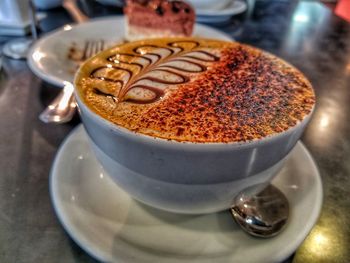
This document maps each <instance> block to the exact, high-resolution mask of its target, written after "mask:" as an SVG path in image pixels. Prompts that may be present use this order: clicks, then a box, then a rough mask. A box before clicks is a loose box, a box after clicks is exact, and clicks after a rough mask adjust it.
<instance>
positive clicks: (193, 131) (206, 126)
mask: <svg viewBox="0 0 350 263" xmlns="http://www.w3.org/2000/svg"><path fill="white" fill-rule="evenodd" d="M75 86H76V88H77V95H78V96H79V97H80V99H81V100H82V101H83V102H84V103H85V104H86V105H87V106H88V107H89V108H90V109H91V110H92V111H93V112H95V113H96V114H98V115H100V116H101V117H102V118H104V119H106V120H108V121H110V122H112V123H114V124H115V125H117V126H120V127H123V128H126V129H128V130H130V131H133V132H136V133H140V134H144V135H148V136H152V137H157V138H162V139H167V140H175V141H180V142H194V143H229V142H247V141H252V140H258V139H262V138H265V137H268V136H273V135H275V134H278V133H281V132H283V131H286V130H288V129H289V128H291V127H294V126H295V125H297V124H298V123H299V122H301V121H302V120H303V119H304V118H305V117H306V116H307V115H309V114H310V112H311V111H312V109H313V107H314V104H315V95H314V91H313V89H312V87H311V85H310V83H309V82H308V81H307V79H306V78H305V77H304V76H303V74H302V73H300V72H299V71H298V70H297V69H295V68H294V67H293V66H291V65H289V64H288V63H286V62H285V61H283V60H281V59H279V58H277V57H275V56H273V55H271V54H269V53H266V52H263V51H261V50H259V49H256V48H253V47H250V46H247V45H243V44H239V43H235V42H224V41H219V40H207V39H200V38H165V39H153V40H143V41H138V42H131V43H127V44H124V45H121V46H117V47H114V48H111V49H109V50H107V51H104V52H102V53H100V54H98V55H97V56H95V57H93V58H91V59H90V60H89V61H88V62H87V63H85V64H84V65H83V66H82V68H81V69H80V71H79V73H78V75H77V76H76V80H75Z"/></svg>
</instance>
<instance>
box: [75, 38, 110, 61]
mask: <svg viewBox="0 0 350 263" xmlns="http://www.w3.org/2000/svg"><path fill="white" fill-rule="evenodd" d="M104 46H105V42H104V41H103V40H87V41H85V45H84V51H83V54H82V56H81V59H80V60H81V61H82V62H84V61H85V60H87V59H88V58H91V57H92V56H94V55H96V54H97V53H99V52H100V51H102V50H104Z"/></svg>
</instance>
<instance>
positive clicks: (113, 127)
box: [74, 85, 315, 149]
mask: <svg viewBox="0 0 350 263" xmlns="http://www.w3.org/2000/svg"><path fill="white" fill-rule="evenodd" d="M74 87H75V85H74ZM74 95H75V98H76V100H77V103H78V106H79V108H80V110H81V111H83V112H84V113H86V114H87V115H88V116H89V118H91V119H93V120H94V122H95V123H97V124H98V125H99V126H102V127H105V128H107V129H108V130H110V131H112V132H116V133H118V134H120V135H122V136H124V137H127V138H129V139H132V140H134V141H135V140H136V141H140V142H144V143H156V144H158V145H160V146H161V145H164V146H175V147H176V146H180V147H191V148H192V147H194V148H201V149H204V148H208V149H210V148H213V149H217V148H223V147H224V148H225V147H227V148H232V147H238V148H245V147H251V146H258V145H262V144H267V143H270V142H272V141H275V140H278V139H280V138H282V137H285V136H288V135H290V134H293V132H294V131H296V130H298V129H300V128H302V127H303V126H304V124H307V123H308V122H309V120H310V119H311V116H312V114H313V112H314V109H315V105H314V106H313V108H312V110H311V111H310V113H309V114H308V115H306V116H305V117H304V119H303V120H301V121H299V122H298V123H297V124H296V125H294V126H292V127H290V128H288V129H287V130H285V131H282V132H279V133H276V134H272V135H268V136H266V137H263V138H260V139H253V140H250V141H233V142H190V141H177V140H172V139H164V138H160V137H155V136H151V135H147V134H143V133H137V132H134V131H131V130H129V129H127V128H125V127H122V126H120V125H117V124H115V123H113V122H111V121H109V120H107V119H105V118H103V117H101V116H100V115H98V114H97V113H95V112H94V111H93V110H92V109H90V108H89V107H88V106H87V105H86V104H85V103H84V101H83V100H82V99H81V98H80V96H79V94H78V91H77V89H76V88H74Z"/></svg>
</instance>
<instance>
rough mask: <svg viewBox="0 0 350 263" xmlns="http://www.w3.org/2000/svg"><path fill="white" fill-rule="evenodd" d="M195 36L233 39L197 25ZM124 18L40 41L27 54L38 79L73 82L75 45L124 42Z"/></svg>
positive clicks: (102, 20) (68, 27) (79, 27)
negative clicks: (70, 55)
mask: <svg viewBox="0 0 350 263" xmlns="http://www.w3.org/2000/svg"><path fill="white" fill-rule="evenodd" d="M193 34H194V35H195V36H200V37H207V38H218V39H223V40H232V38H231V37H230V36H228V35H227V34H225V33H223V32H221V31H218V30H216V29H213V28H210V27H208V26H204V25H199V24H196V25H195V28H194V33H193ZM124 36H125V31H124V17H123V16H119V17H116V16H115V17H107V18H99V19H94V20H90V21H89V22H86V23H83V24H76V25H66V26H64V27H63V28H60V29H58V30H56V31H53V32H51V33H49V34H47V35H45V36H43V37H42V38H40V40H38V41H37V42H36V43H35V44H34V45H33V47H32V48H31V49H30V51H29V53H28V65H29V67H30V69H31V70H32V71H33V73H34V74H35V75H37V76H38V77H39V78H41V79H43V80H45V81H47V82H49V83H51V84H53V85H55V86H58V87H63V86H64V82H65V81H69V82H73V79H74V74H75V71H76V69H77V63H76V62H74V61H72V60H70V59H68V52H69V49H70V48H71V46H72V43H73V42H74V43H76V44H77V47H80V48H81V49H83V47H84V45H85V42H86V41H87V40H101V39H102V40H104V41H105V43H106V46H108V45H113V44H116V43H118V42H119V43H120V42H122V41H123V40H124Z"/></svg>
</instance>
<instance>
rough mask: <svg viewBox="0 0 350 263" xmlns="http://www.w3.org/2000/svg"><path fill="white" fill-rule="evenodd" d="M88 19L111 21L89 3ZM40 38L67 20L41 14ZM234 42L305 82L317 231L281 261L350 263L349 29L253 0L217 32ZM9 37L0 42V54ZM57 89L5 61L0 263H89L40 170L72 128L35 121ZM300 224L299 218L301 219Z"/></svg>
mask: <svg viewBox="0 0 350 263" xmlns="http://www.w3.org/2000/svg"><path fill="white" fill-rule="evenodd" d="M83 3H84V5H83V6H82V7H83V8H84V10H85V12H86V13H87V14H88V15H89V16H91V17H96V16H103V15H106V14H120V12H121V10H120V9H118V8H106V7H104V6H102V5H99V4H97V3H95V2H92V1H84V2H83ZM47 14H48V16H47V18H46V19H44V20H43V21H41V23H40V28H41V30H42V31H43V32H48V31H51V30H52V29H54V28H57V27H60V26H62V25H64V24H65V23H68V22H71V19H70V17H69V15H68V14H67V13H66V12H65V11H64V10H63V9H61V8H58V9H55V10H52V11H50V12H48V13H47ZM218 28H219V29H222V30H224V31H225V32H227V33H229V34H230V35H232V36H233V37H234V38H235V39H236V40H238V41H241V42H244V43H249V44H251V45H254V46H257V47H260V48H262V49H265V50H267V51H270V52H272V53H274V54H276V55H278V56H281V57H283V58H285V59H286V60H287V61H289V62H290V63H292V64H294V65H295V66H296V67H298V68H299V69H300V70H301V71H303V72H304V73H305V75H306V76H307V77H308V78H309V79H310V80H311V82H312V84H313V86H314V87H315V90H316V95H317V107H316V112H315V114H314V117H313V120H312V122H311V124H310V126H309V127H308V129H307V130H306V132H305V134H304V136H303V138H302V140H303V142H304V143H305V145H306V146H307V148H308V149H309V150H310V152H311V153H312V155H313V157H314V159H315V161H316V163H317V165H318V167H319V169H320V173H321V176H322V180H323V187H324V205H323V208H322V213H321V216H320V219H319V221H318V223H317V225H316V226H315V227H314V228H313V230H312V231H311V233H310V235H309V236H308V237H307V238H306V240H305V241H304V243H303V244H302V245H301V246H300V248H299V249H298V250H297V251H296V253H295V254H294V255H292V256H291V257H290V258H289V259H287V262H337V263H339V262H350V220H349V217H350V201H349V199H350V198H349V196H350V115H349V112H350V25H349V24H348V23H346V22H345V21H342V20H341V19H340V18H338V17H336V16H335V15H333V14H332V12H331V11H330V10H328V9H327V8H326V7H325V6H323V5H321V4H320V3H318V2H309V1H307V2H306V1H305V2H304V1H301V2H296V1H257V2H256V3H255V7H254V8H253V10H252V12H251V13H250V12H248V13H246V14H243V15H240V16H238V17H236V18H234V19H232V21H230V23H227V24H225V25H220V26H218ZM8 39H9V38H7V37H4V36H0V46H1V44H3V43H4V41H6V40H8ZM58 92H59V89H57V88H55V87H52V86H50V85H49V84H46V83H43V82H42V81H41V80H40V79H38V78H37V77H36V76H34V75H33V74H32V73H31V71H30V70H29V68H28V66H27V65H26V62H25V61H14V60H10V59H4V69H3V71H2V72H1V74H0V138H1V140H0V262H4V263H7V262H9V263H12V262H19V263H20V262H50V263H52V262H67V263H69V262H96V261H95V260H94V259H92V258H91V257H89V256H88V255H87V254H86V253H85V252H84V251H82V250H81V249H80V248H79V247H78V246H77V245H76V244H75V243H74V242H73V241H72V240H71V239H70V238H69V236H68V235H67V234H66V233H65V231H64V230H63V228H62V227H61V225H60V223H59V222H58V220H57V218H56V215H55V213H54V211H53V208H52V205H51V201H50V197H49V188H48V178H49V171H50V167H51V164H52V161H53V159H54V156H55V153H56V151H57V149H58V147H59V145H60V143H61V142H62V140H63V139H64V138H65V136H66V135H67V134H68V133H69V132H70V131H71V130H72V129H73V128H74V127H75V126H76V125H77V124H78V123H79V122H80V121H79V117H75V119H74V120H73V121H72V122H70V123H68V124H64V125H51V124H50V125H49V124H44V123H42V122H41V121H39V119H38V115H39V113H40V112H41V111H42V110H43V109H44V108H45V106H46V105H47V104H48V103H49V101H50V100H51V99H52V98H53V97H55V95H56V94H57V93H58ZM300 220H302V219H300Z"/></svg>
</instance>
